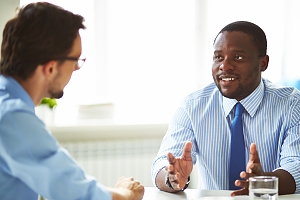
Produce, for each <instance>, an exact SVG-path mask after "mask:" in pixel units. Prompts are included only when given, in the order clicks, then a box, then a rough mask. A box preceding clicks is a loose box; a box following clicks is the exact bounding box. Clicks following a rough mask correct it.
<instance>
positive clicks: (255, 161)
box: [231, 143, 264, 196]
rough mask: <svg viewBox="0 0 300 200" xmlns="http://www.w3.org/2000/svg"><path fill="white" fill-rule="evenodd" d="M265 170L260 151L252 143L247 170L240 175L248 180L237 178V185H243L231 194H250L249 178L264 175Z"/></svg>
mask: <svg viewBox="0 0 300 200" xmlns="http://www.w3.org/2000/svg"><path fill="white" fill-rule="evenodd" d="M263 175H264V171H263V169H262V166H261V164H260V159H259V156H258V152H257V150H256V144H254V143H252V144H251V145H250V156H249V161H248V164H247V167H246V172H244V171H243V172H241V174H240V176H241V178H243V179H246V180H236V181H235V185H236V186H239V187H242V189H241V190H238V191H234V192H232V193H231V196H236V195H248V194H249V190H248V187H249V178H250V177H253V176H263Z"/></svg>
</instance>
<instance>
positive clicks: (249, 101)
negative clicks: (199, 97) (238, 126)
mask: <svg viewBox="0 0 300 200" xmlns="http://www.w3.org/2000/svg"><path fill="white" fill-rule="evenodd" d="M264 88H265V86H264V84H263V81H262V80H261V81H260V84H259V85H258V87H257V88H256V89H255V90H254V91H253V92H252V93H251V94H250V95H248V96H247V97H246V98H244V99H242V100H241V101H240V103H241V104H242V105H243V106H244V108H245V110H246V111H247V112H248V113H249V115H250V116H251V117H253V116H254V114H255V112H256V110H257V108H258V106H259V105H260V102H261V101H262V99H263V96H264ZM237 102H238V101H237V100H236V99H229V98H227V97H224V96H223V109H224V113H225V116H226V117H227V116H228V115H229V113H230V111H231V110H232V108H233V107H234V106H235V104H236V103H237Z"/></svg>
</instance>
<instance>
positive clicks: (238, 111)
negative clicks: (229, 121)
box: [235, 103, 245, 116]
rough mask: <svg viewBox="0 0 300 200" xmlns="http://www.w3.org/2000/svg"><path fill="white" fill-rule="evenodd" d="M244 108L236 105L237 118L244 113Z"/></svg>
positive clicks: (238, 104) (239, 104)
mask: <svg viewBox="0 0 300 200" xmlns="http://www.w3.org/2000/svg"><path fill="white" fill-rule="evenodd" d="M244 109H245V108H244V106H243V105H242V104H241V103H237V104H236V105H235V116H241V115H242V113H243V111H244Z"/></svg>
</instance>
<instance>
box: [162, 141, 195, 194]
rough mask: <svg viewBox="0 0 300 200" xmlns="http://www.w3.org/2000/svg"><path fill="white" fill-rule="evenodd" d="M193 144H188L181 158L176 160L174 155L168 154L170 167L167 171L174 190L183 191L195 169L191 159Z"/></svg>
mask: <svg viewBox="0 0 300 200" xmlns="http://www.w3.org/2000/svg"><path fill="white" fill-rule="evenodd" d="M191 149H192V143H191V142H186V144H185V145H184V148H183V152H182V155H181V157H177V158H175V157H174V156H173V154H172V153H168V155H167V157H168V161H169V165H168V166H166V168H165V170H166V171H167V173H168V176H169V180H170V183H171V185H172V187H173V188H174V190H182V189H183V187H184V186H185V184H186V182H187V179H188V176H189V175H190V174H191V172H192V169H193V161H192V157H191Z"/></svg>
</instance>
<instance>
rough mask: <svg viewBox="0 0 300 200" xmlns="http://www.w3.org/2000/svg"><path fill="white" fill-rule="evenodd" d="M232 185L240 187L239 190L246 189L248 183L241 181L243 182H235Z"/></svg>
mask: <svg viewBox="0 0 300 200" xmlns="http://www.w3.org/2000/svg"><path fill="white" fill-rule="evenodd" d="M234 184H235V185H236V186H237V187H241V188H248V186H249V182H248V181H243V180H236V181H235V182H234Z"/></svg>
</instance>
